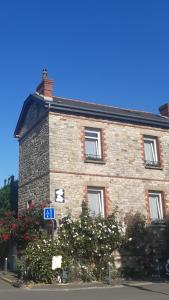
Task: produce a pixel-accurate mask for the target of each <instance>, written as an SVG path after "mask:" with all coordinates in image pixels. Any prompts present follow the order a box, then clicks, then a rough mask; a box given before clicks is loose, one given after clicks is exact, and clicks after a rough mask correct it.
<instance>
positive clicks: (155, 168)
mask: <svg viewBox="0 0 169 300" xmlns="http://www.w3.org/2000/svg"><path fill="white" fill-rule="evenodd" d="M145 169H153V170H163V168H162V167H161V166H148V165H145Z"/></svg>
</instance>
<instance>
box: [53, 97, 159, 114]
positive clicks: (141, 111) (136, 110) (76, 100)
mask: <svg viewBox="0 0 169 300" xmlns="http://www.w3.org/2000/svg"><path fill="white" fill-rule="evenodd" d="M53 98H59V99H65V100H71V101H74V102H80V103H87V104H92V105H97V106H105V107H111V108H116V109H121V110H125V111H129V112H140V113H146V114H151V115H156V116H161V115H158V114H155V113H153V112H147V111H144V110H138V109H128V108H121V107H118V106H112V105H107V104H100V103H95V102H88V101H84V100H79V99H73V98H66V97H59V96H53Z"/></svg>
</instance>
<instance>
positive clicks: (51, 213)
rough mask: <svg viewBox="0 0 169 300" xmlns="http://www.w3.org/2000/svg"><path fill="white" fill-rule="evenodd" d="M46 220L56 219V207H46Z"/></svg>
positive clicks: (44, 212) (44, 211)
mask: <svg viewBox="0 0 169 300" xmlns="http://www.w3.org/2000/svg"><path fill="white" fill-rule="evenodd" d="M43 218H44V220H54V219H55V209H54V207H45V208H44V210H43Z"/></svg>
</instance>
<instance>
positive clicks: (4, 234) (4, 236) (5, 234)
mask: <svg viewBox="0 0 169 300" xmlns="http://www.w3.org/2000/svg"><path fill="white" fill-rule="evenodd" d="M2 239H3V240H4V241H8V240H9V239H10V234H9V233H3V234H2Z"/></svg>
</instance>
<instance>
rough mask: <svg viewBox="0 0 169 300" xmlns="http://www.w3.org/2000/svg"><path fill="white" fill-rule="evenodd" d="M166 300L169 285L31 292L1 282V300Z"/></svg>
mask: <svg viewBox="0 0 169 300" xmlns="http://www.w3.org/2000/svg"><path fill="white" fill-rule="evenodd" d="M57 299H58V300H86V299H87V300H95V299H96V300H103V299H105V300H166V299H169V284H167V283H160V284H149V285H139V286H133V287H131V286H124V287H116V288H112V287H110V288H95V289H91V288H90V289H83V290H79V289H72V290H68V289H67V290H66V289H64V290H58V289H49V290H48V289H45V290H40V289H36V290H30V289H18V288H13V287H11V286H10V285H8V284H6V283H3V282H1V281H0V300H57Z"/></svg>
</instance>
